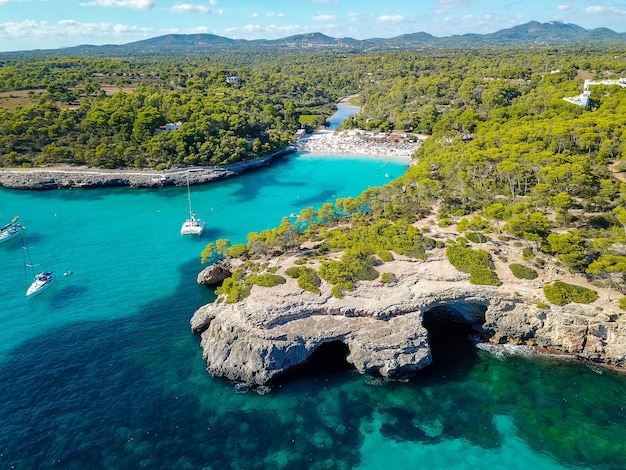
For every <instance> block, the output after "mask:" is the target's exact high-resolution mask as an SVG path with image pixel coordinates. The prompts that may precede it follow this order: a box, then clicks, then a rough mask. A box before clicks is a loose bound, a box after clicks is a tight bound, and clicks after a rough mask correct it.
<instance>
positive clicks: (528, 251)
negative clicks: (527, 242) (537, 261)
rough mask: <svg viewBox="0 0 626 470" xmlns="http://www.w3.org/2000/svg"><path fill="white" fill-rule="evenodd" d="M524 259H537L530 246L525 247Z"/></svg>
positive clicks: (523, 251)
mask: <svg viewBox="0 0 626 470" xmlns="http://www.w3.org/2000/svg"><path fill="white" fill-rule="evenodd" d="M522 257H523V258H524V259H533V258H534V257H535V255H534V253H533V249H532V248H531V247H529V246H525V247H524V249H523V250H522Z"/></svg>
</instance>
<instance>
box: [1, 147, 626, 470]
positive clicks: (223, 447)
mask: <svg viewBox="0 0 626 470" xmlns="http://www.w3.org/2000/svg"><path fill="white" fill-rule="evenodd" d="M405 166H406V162H399V161H386V160H376V159H372V158H371V157H367V158H328V157H321V156H316V155H307V154H295V155H291V156H289V157H286V158H285V159H283V160H280V161H279V162H277V163H276V164H274V165H272V166H271V167H269V168H264V169H262V170H259V171H255V172H252V173H248V174H245V175H243V176H241V177H238V178H236V179H230V180H225V181H221V182H217V183H211V184H207V185H203V186H195V187H192V201H193V206H194V210H195V211H196V212H197V213H198V216H200V217H202V218H204V219H206V221H207V231H206V233H205V235H204V236H203V237H202V238H201V239H199V240H198V239H193V238H184V239H181V237H180V235H179V229H180V224H181V223H182V221H183V220H184V219H185V218H186V216H187V213H186V212H187V200H186V188H165V189H161V190H130V189H123V188H120V189H96V190H85V191H78V190H59V191H52V192H27V191H11V190H6V189H0V220H2V221H4V220H9V219H10V218H11V217H13V216H14V215H20V216H21V218H20V221H21V222H22V223H24V224H25V225H26V226H27V244H28V246H29V247H30V253H31V257H32V258H33V261H34V262H35V263H37V264H39V266H40V268H41V269H52V270H54V271H55V272H57V273H58V274H59V275H60V276H59V279H58V280H57V281H56V282H55V284H54V285H53V286H52V287H51V288H50V289H49V290H47V291H46V292H44V293H42V294H41V295H40V296H38V297H36V298H34V299H30V300H26V299H25V297H24V292H25V286H26V282H25V278H24V266H23V258H22V249H21V244H20V242H19V241H16V242H9V243H6V244H2V245H0V263H1V265H2V276H1V277H0V293H2V299H3V307H4V308H3V309H1V310H0V394H1V395H0V396H2V400H1V402H0V422H1V423H2V426H1V428H0V467H1V468H22V469H31V468H53V467H56V468H72V469H73V468H75V469H84V468H106V469H115V468H120V469H128V468H140V467H141V468H167V469H170V468H214V469H218V468H219V469H223V468H263V469H266V468H270V469H279V468H362V469H378V468H394V466H395V468H419V467H422V466H426V465H427V466H428V467H429V468H430V469H440V468H441V469H444V468H445V469H449V468H472V469H476V468H512V469H516V468H520V469H521V468H529V467H530V468H536V469H565V468H598V469H620V468H624V467H625V466H626V465H625V462H626V460H625V458H624V455H626V452H625V451H626V449H625V446H626V416H625V412H624V407H626V379H625V378H624V377H622V376H618V375H616V374H613V373H609V372H603V373H599V371H597V370H592V369H590V368H588V367H585V366H583V365H580V364H572V363H564V362H550V361H536V360H529V359H524V358H519V357H517V358H506V359H497V358H495V357H493V356H491V355H489V354H488V353H486V352H484V351H481V350H478V349H476V348H474V347H473V346H472V345H470V344H468V343H466V342H465V338H466V334H465V333H466V332H463V331H460V332H459V334H458V335H452V334H448V333H446V334H444V335H443V336H442V339H441V340H438V342H437V344H438V345H439V346H437V349H436V350H435V352H434V354H435V360H436V362H435V364H434V367H431V368H429V370H427V371H424V372H423V373H421V374H420V375H419V376H418V377H416V378H415V379H414V380H411V381H409V382H407V383H383V382H381V381H379V380H377V379H374V378H371V377H367V376H361V375H359V374H358V373H356V372H354V371H353V370H351V369H350V368H347V367H331V368H329V367H325V366H328V365H329V364H335V365H337V364H338V365H340V366H341V365H344V366H345V364H343V360H342V355H341V353H337V352H336V351H334V352H333V351H330V353H329V354H328V355H327V356H326V357H320V358H318V360H316V361H314V364H313V365H317V367H309V368H304V369H300V370H299V371H296V372H295V373H293V374H289V375H288V376H287V377H285V378H284V379H283V380H281V381H279V382H278V383H277V384H275V385H274V387H273V389H272V391H271V392H270V393H268V394H265V395H259V394H257V393H254V392H249V391H246V390H245V389H241V388H239V387H236V386H235V385H234V384H231V383H229V382H227V381H224V380H222V379H219V378H212V377H210V376H209V375H208V374H207V373H206V372H205V368H204V367H205V366H204V363H203V361H202V358H201V351H200V348H199V338H198V337H197V336H195V335H193V334H192V333H191V331H190V328H189V319H190V317H191V315H192V314H193V312H194V310H195V309H196V308H198V307H199V306H200V305H202V304H203V303H206V302H209V301H211V300H213V298H214V297H213V294H212V292H211V291H210V290H208V289H206V288H204V287H200V286H198V285H197V284H196V283H195V278H196V275H197V273H198V272H199V270H200V269H202V266H201V265H200V264H199V259H200V251H201V250H202V248H203V247H204V245H205V244H206V243H208V242H209V241H212V240H214V239H216V238H228V239H230V240H232V242H233V243H237V242H241V241H244V240H245V236H246V234H247V233H248V232H250V231H259V230H263V229H266V228H271V227H274V226H276V225H278V223H279V222H280V220H281V218H282V217H283V216H288V215H289V214H290V213H292V212H299V211H300V210H301V209H303V208H304V207H306V206H308V205H312V206H315V207H319V206H320V205H321V204H322V203H323V202H326V201H330V200H332V199H334V198H336V197H344V196H350V195H356V194H358V193H359V192H360V191H362V190H363V189H366V188H367V187H370V186H376V185H380V184H384V183H385V182H387V181H388V179H387V178H385V176H384V175H385V173H392V174H401V172H402V171H403V168H404V167H405ZM67 270H72V271H73V274H72V275H71V276H67V277H64V276H62V275H61V273H63V272H64V271H67ZM433 334H435V333H433ZM438 351H439V352H438ZM531 466H532V467H531Z"/></svg>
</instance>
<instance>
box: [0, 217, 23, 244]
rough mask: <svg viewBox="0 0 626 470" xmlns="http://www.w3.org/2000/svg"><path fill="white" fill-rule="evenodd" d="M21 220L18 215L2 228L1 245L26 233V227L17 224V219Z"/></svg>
mask: <svg viewBox="0 0 626 470" xmlns="http://www.w3.org/2000/svg"><path fill="white" fill-rule="evenodd" d="M19 218H20V217H19V216H17V215H16V216H15V217H13V219H12V220H11V222H9V223H8V224H6V225H3V226H2V227H0V243H2V242H7V241H9V240H11V239H13V238H15V237H17V236H18V235H19V234H20V233H22V232H23V231H24V229H25V228H26V227H24V226H23V225H22V224H18V223H17V219H19Z"/></svg>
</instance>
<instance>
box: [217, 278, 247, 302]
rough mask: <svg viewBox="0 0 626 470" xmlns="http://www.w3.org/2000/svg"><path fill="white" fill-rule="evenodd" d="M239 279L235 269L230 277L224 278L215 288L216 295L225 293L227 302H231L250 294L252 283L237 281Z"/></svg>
mask: <svg viewBox="0 0 626 470" xmlns="http://www.w3.org/2000/svg"><path fill="white" fill-rule="evenodd" d="M239 280H240V279H239V275H238V274H237V271H236V270H235V273H233V276H232V277H229V278H227V279H224V282H223V283H222V285H221V286H219V287H218V288H217V289H215V293H216V294H217V295H220V294H225V295H226V302H227V303H229V304H233V303H236V302H239V301H240V300H243V299H245V298H246V297H248V296H249V295H250V289H251V288H252V285H251V284H248V283H244V282H239Z"/></svg>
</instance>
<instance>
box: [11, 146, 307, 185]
mask: <svg viewBox="0 0 626 470" xmlns="http://www.w3.org/2000/svg"><path fill="white" fill-rule="evenodd" d="M295 151H296V148H295V147H293V146H289V147H287V148H285V149H283V150H281V151H279V152H276V153H274V154H272V155H267V156H265V157H261V158H257V159H255V160H251V161H246V162H241V163H234V164H232V165H225V166H210V167H190V168H185V167H181V168H173V169H169V170H164V171H156V170H137V169H117V170H108V169H99V168H87V167H72V166H65V167H58V166H57V167H43V168H1V169H0V186H3V187H5V188H9V189H28V190H48V189H61V188H70V189H90V188H102V187H113V186H128V187H129V188H163V187H166V186H184V185H186V184H187V178H189V184H192V185H195V184H203V183H209V182H211V181H217V180H221V179H224V178H230V177H233V176H237V175H239V174H241V173H243V172H246V171H250V170H254V169H257V168H261V167H264V166H267V165H269V164H271V163H272V162H273V161H274V160H276V159H278V158H280V157H283V156H284V155H288V154H290V153H293V152H295Z"/></svg>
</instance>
